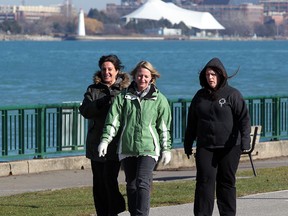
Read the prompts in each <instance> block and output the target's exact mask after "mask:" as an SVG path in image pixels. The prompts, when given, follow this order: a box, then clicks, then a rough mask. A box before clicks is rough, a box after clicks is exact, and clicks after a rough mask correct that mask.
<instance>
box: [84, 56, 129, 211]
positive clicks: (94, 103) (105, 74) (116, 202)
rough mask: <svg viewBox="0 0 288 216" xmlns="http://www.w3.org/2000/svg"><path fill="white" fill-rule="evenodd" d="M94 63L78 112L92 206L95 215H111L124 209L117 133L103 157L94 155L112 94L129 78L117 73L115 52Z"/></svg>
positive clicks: (117, 64) (124, 85)
mask: <svg viewBox="0 0 288 216" xmlns="http://www.w3.org/2000/svg"><path fill="white" fill-rule="evenodd" d="M98 66H99V68H100V71H98V72H96V73H95V74H94V76H93V82H94V83H93V84H92V85H90V86H88V88H87V91H86V93H85V94H84V99H83V102H82V104H81V106H80V107H79V111H80V113H81V115H82V116H83V117H84V118H86V119H88V133H87V138H86V157H87V158H89V159H90V160H91V168H92V173H93V197H94V205H95V209H96V212H97V215H98V216H114V215H117V214H118V213H120V212H123V211H125V209H126V207H125V200H124V198H123V196H122V194H121V193H120V192H119V187H118V180H117V178H118V173H119V170H120V162H119V159H118V155H117V153H116V149H117V142H118V141H119V135H120V134H118V135H117V136H116V137H115V138H114V139H113V141H112V142H111V144H110V145H109V148H108V150H107V154H106V156H105V157H101V158H100V157H99V156H98V155H99V153H98V145H99V143H100V139H101V136H102V130H103V127H104V123H105V119H106V116H107V113H108V110H109V108H110V106H111V104H112V102H113V100H114V97H115V96H116V95H117V94H119V93H120V91H121V90H122V89H123V88H126V87H128V86H129V84H130V77H129V75H128V74H126V73H123V72H121V70H122V69H123V68H124V66H123V65H122V63H121V61H120V60H119V58H118V57H117V56H116V55H107V56H102V57H101V58H100V59H99V62H98Z"/></svg>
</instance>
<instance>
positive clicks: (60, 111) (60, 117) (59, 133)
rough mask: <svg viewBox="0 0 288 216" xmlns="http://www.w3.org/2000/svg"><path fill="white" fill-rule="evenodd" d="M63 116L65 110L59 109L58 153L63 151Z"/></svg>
mask: <svg viewBox="0 0 288 216" xmlns="http://www.w3.org/2000/svg"><path fill="white" fill-rule="evenodd" d="M62 116H63V108H62V107H59V108H57V123H56V124H57V144H56V151H62V136H63V134H62V124H63V120H62Z"/></svg>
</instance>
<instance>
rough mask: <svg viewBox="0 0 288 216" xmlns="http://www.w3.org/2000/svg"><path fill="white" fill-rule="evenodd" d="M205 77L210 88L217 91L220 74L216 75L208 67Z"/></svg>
mask: <svg viewBox="0 0 288 216" xmlns="http://www.w3.org/2000/svg"><path fill="white" fill-rule="evenodd" d="M205 76H206V80H207V83H208V84H209V86H210V87H211V88H212V89H215V88H216V87H217V85H218V83H219V74H218V73H216V72H215V71H214V70H213V69H211V68H209V67H208V68H207V69H206V72H205Z"/></svg>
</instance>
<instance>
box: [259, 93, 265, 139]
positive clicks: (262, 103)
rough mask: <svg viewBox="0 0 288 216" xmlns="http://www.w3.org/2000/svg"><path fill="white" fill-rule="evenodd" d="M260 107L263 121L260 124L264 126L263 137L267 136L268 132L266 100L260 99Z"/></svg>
mask: <svg viewBox="0 0 288 216" xmlns="http://www.w3.org/2000/svg"><path fill="white" fill-rule="evenodd" d="M260 106H261V121H260V124H261V126H262V130H261V133H262V136H265V132H266V123H267V122H266V121H265V113H266V106H265V99H264V98H261V99H260Z"/></svg>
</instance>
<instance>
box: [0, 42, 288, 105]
mask: <svg viewBox="0 0 288 216" xmlns="http://www.w3.org/2000/svg"><path fill="white" fill-rule="evenodd" d="M110 53H113V54H116V55H118V56H119V57H120V59H121V60H122V62H123V64H124V65H125V71H128V72H130V71H131V70H132V68H133V67H134V66H135V65H136V63H138V62H139V61H140V60H148V61H150V62H151V63H152V64H153V65H154V66H155V67H156V68H157V69H158V71H159V72H160V74H161V78H160V79H159V80H158V81H157V85H158V87H159V88H160V90H161V91H162V92H163V93H164V94H165V95H166V96H167V97H168V98H170V99H175V98H188V99H190V98H191V97H192V96H193V94H195V92H196V91H197V90H198V89H199V87H200V86H199V81H198V72H199V71H200V69H201V68H202V67H203V66H204V65H205V64H206V63H207V61H209V60H210V59H211V58H213V57H219V58H220V59H221V60H222V61H223V63H224V65H225V66H226V69H227V71H228V73H230V74H232V73H233V72H234V71H235V70H237V68H238V67H240V72H239V73H238V74H237V76H236V77H234V78H233V79H231V81H230V84H231V85H233V86H234V87H236V88H238V89H239V90H240V91H241V92H242V94H243V95H244V96H245V97H247V96H274V95H287V94H288V85H287V82H288V75H287V74H288V66H287V59H288V41H57V42H55V41H53V42H43V41H41V42H35V41H1V42H0V65H1V66H0V71H1V79H0V106H6V105H24V104H39V103H40V104H43V103H44V104H47V103H61V102H64V101H65V102H67V101H82V99H83V93H84V92H85V90H86V87H87V86H88V85H89V84H91V82H92V75H93V73H94V71H96V70H98V59H99V57H100V56H102V55H106V54H110Z"/></svg>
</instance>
